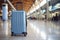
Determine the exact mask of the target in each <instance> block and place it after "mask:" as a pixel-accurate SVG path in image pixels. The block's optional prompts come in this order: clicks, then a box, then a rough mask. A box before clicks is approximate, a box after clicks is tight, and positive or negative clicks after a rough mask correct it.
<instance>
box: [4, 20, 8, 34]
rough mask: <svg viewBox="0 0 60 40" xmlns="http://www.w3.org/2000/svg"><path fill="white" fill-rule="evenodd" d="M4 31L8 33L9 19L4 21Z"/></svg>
mask: <svg viewBox="0 0 60 40" xmlns="http://www.w3.org/2000/svg"><path fill="white" fill-rule="evenodd" d="M3 31H4V34H5V35H8V21H3Z"/></svg>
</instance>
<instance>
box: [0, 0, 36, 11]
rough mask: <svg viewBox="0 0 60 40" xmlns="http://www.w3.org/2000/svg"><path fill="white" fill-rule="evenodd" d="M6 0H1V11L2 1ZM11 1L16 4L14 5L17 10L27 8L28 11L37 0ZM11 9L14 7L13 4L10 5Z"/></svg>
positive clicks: (0, 7)
mask: <svg viewBox="0 0 60 40" xmlns="http://www.w3.org/2000/svg"><path fill="white" fill-rule="evenodd" d="M3 2H4V0H0V12H1V9H2V3H3ZM10 2H11V3H12V4H13V5H14V7H15V8H16V9H17V10H22V9H23V10H25V11H26V12H28V10H29V9H30V8H31V6H32V4H33V3H34V2H35V0H10ZM8 7H9V11H10V10H11V9H12V8H11V6H10V5H9V6H8Z"/></svg>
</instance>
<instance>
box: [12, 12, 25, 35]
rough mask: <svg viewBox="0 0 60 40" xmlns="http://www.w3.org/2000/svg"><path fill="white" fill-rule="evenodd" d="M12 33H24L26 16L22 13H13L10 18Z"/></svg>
mask: <svg viewBox="0 0 60 40" xmlns="http://www.w3.org/2000/svg"><path fill="white" fill-rule="evenodd" d="M11 27H12V32H14V33H16V34H20V33H22V32H26V15H25V12H24V11H13V12H12V17H11Z"/></svg>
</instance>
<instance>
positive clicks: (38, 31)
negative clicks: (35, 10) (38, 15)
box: [0, 20, 60, 40]
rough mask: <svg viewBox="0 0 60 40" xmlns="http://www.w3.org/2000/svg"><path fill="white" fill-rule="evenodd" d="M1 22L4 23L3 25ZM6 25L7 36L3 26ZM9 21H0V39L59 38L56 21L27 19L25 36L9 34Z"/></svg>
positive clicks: (38, 39) (46, 39)
mask: <svg viewBox="0 0 60 40" xmlns="http://www.w3.org/2000/svg"><path fill="white" fill-rule="evenodd" d="M3 24H5V25H4V26H3ZM6 25H8V27H9V36H6V35H5V33H4V30H3V28H4V27H5V26H6ZM10 28H11V27H10V21H9V23H8V22H2V21H0V40H60V25H59V23H58V22H51V21H47V22H45V21H39V20H28V27H27V32H28V35H27V36H26V37H23V36H13V37H11V36H10Z"/></svg>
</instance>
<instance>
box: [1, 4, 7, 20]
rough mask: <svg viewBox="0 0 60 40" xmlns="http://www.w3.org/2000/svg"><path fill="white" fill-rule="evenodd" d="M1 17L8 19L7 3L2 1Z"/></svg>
mask: <svg viewBox="0 0 60 40" xmlns="http://www.w3.org/2000/svg"><path fill="white" fill-rule="evenodd" d="M2 18H3V21H7V20H8V4H6V3H3V5H2Z"/></svg>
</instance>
